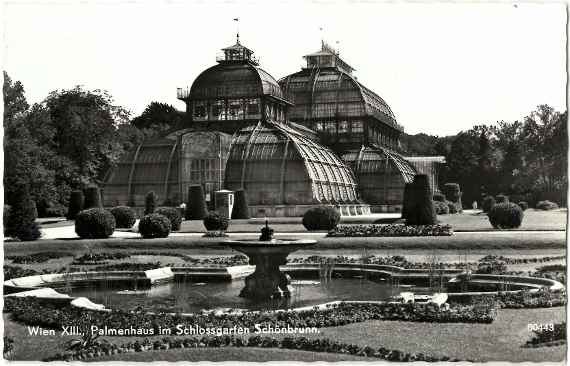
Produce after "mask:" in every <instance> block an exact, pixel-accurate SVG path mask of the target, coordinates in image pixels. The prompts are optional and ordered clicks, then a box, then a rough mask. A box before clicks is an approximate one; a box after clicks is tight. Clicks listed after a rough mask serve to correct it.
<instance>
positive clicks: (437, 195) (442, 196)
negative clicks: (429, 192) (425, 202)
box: [433, 192, 445, 202]
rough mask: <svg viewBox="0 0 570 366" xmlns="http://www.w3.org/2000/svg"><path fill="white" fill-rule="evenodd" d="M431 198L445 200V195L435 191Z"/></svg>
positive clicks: (439, 200)
mask: <svg viewBox="0 0 570 366" xmlns="http://www.w3.org/2000/svg"><path fill="white" fill-rule="evenodd" d="M433 200H434V201H437V202H445V196H444V195H443V194H442V193H439V192H436V193H434V195H433Z"/></svg>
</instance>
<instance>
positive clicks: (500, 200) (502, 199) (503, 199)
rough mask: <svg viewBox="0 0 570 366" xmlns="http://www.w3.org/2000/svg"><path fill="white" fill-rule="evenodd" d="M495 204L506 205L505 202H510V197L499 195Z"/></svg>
mask: <svg viewBox="0 0 570 366" xmlns="http://www.w3.org/2000/svg"><path fill="white" fill-rule="evenodd" d="M495 202H497V203H505V202H509V196H506V195H504V194H498V195H497V196H496V197H495Z"/></svg>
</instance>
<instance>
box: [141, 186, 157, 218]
mask: <svg viewBox="0 0 570 366" xmlns="http://www.w3.org/2000/svg"><path fill="white" fill-rule="evenodd" d="M157 200H158V196H157V195H156V193H154V191H150V192H148V193H147V194H146V197H145V198H144V214H145V215H150V214H151V213H154V210H155V209H156V201H157Z"/></svg>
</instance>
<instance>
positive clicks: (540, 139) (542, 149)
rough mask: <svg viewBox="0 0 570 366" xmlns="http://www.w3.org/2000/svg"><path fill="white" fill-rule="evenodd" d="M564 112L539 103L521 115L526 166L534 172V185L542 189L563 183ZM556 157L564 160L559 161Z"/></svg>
mask: <svg viewBox="0 0 570 366" xmlns="http://www.w3.org/2000/svg"><path fill="white" fill-rule="evenodd" d="M566 124H567V113H566V112H565V113H560V112H557V111H555V110H554V108H552V107H550V106H548V105H544V104H543V105H539V106H538V107H537V109H536V110H535V111H533V112H532V113H531V114H530V115H529V116H527V117H525V120H524V127H523V139H524V144H525V148H526V153H525V161H526V162H527V169H529V171H530V172H531V173H532V174H533V175H534V177H535V180H534V185H535V187H536V188H537V189H539V190H542V191H552V190H557V189H560V188H561V187H562V186H564V184H565V177H566V173H565V170H566V169H565V168H562V166H563V165H565V162H566V159H567V157H566V156H567V151H568V142H567V139H566V134H565V133H566V128H567V127H566ZM560 161H562V162H564V163H563V164H560Z"/></svg>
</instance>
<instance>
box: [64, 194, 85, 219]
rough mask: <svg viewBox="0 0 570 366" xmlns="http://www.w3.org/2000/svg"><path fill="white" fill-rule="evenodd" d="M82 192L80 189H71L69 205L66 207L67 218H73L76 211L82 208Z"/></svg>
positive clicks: (78, 211)
mask: <svg viewBox="0 0 570 366" xmlns="http://www.w3.org/2000/svg"><path fill="white" fill-rule="evenodd" d="M83 202H84V197H83V192H82V191H71V196H70V197H69V206H68V208H67V216H66V218H67V219H68V220H75V217H76V216H77V214H78V213H80V212H81V210H83Z"/></svg>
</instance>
